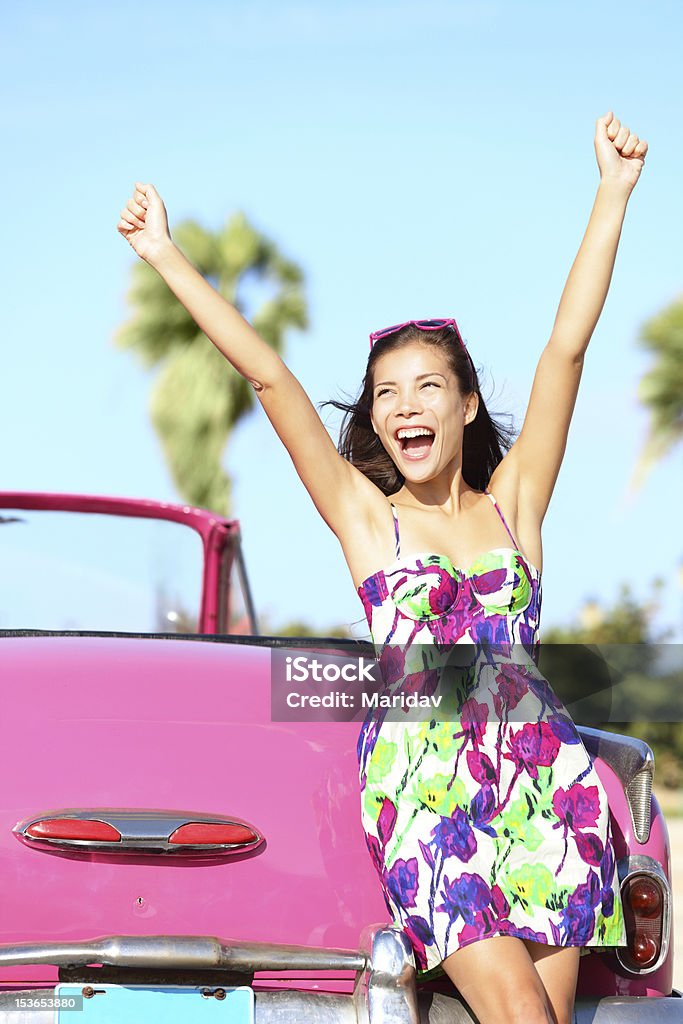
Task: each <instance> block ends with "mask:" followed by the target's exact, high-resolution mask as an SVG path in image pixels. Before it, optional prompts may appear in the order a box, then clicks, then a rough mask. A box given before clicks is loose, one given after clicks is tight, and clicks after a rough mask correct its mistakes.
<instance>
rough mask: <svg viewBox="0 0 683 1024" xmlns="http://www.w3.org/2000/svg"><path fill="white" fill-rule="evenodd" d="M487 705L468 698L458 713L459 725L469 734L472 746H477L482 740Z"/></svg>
mask: <svg viewBox="0 0 683 1024" xmlns="http://www.w3.org/2000/svg"><path fill="white" fill-rule="evenodd" d="M488 717H489V709H488V705H486V704H480V703H479V702H478V701H477V700H475V699H474V697H469V698H468V699H467V700H466V701H465V702H464V704H463V706H462V709H461V711H460V724H461V725H462V728H463V731H464V732H465V733H466V734H469V739H470V741H471V742H472V745H473V746H479V745H480V743H481V741H482V739H483V738H484V729H485V726H486V724H487V722H488Z"/></svg>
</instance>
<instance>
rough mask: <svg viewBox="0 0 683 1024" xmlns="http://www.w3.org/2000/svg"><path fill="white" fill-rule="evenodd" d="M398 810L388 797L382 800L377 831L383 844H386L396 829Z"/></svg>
mask: <svg viewBox="0 0 683 1024" xmlns="http://www.w3.org/2000/svg"><path fill="white" fill-rule="evenodd" d="M396 816H397V811H396V807H395V806H394V804H393V803H392V802H391V800H389V799H388V797H385V798H384V800H382V808H381V810H380V812H379V818H378V819H377V832H378V833H379V839H380V842H381V844H382V846H386V845H387V843H388V842H389V840H390V839H391V836H392V834H393V831H394V825H395V824H396Z"/></svg>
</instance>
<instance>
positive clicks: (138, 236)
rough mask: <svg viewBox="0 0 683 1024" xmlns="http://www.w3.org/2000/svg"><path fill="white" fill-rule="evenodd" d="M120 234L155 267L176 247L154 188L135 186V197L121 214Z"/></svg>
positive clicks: (137, 184)
mask: <svg viewBox="0 0 683 1024" xmlns="http://www.w3.org/2000/svg"><path fill="white" fill-rule="evenodd" d="M117 230H118V232H119V234H121V235H123V237H124V238H125V239H126V241H127V242H129V243H130V245H131V246H132V247H133V249H134V250H135V252H136V253H137V254H138V256H140V257H141V258H142V259H143V260H145V261H146V262H147V263H149V264H151V265H152V266H154V263H155V261H156V260H157V259H158V258H159V257H160V256H161V255H162V254H163V252H164V251H165V250H166V249H168V247H169V246H170V245H172V241H171V234H170V231H169V230H168V217H167V216H166V207H165V206H164V204H163V202H162V200H161V196H160V195H159V193H158V192H157V190H156V189H155V187H154V185H143V184H142V183H141V182H139V181H136V182H135V190H134V192H133V195H132V196H131V198H130V199H129V200H128V202H127V203H126V205H125V206H124V208H123V210H121V220H120V221H119V223H118V225H117Z"/></svg>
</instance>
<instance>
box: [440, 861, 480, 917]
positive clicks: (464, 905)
mask: <svg viewBox="0 0 683 1024" xmlns="http://www.w3.org/2000/svg"><path fill="white" fill-rule="evenodd" d="M441 895H442V896H443V898H444V902H443V903H442V904H441V906H440V907H437V908H436V909H437V910H444V911H445V912H446V913H447V914H448V919H449V921H451V922H454V921H456V920H457V919H458V917H462V919H463V921H465V922H466V923H467V924H474V919H475V914H476V912H477V911H478V910H483V909H484V908H485V907H487V906H488V905H489V903H490V902H491V890H490V889H489V887H488V885H487V884H486V882H485V881H484V879H483V878H482V877H481V875H477V874H470V873H469V872H467V871H464V872H463V873H462V874H461V875H460V877H459V878H456V879H455V880H454V881H453V882H449V880H448V876H447V875H446V876H444V888H443V889H442V890H441Z"/></svg>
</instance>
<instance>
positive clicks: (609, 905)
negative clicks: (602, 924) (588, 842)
mask: <svg viewBox="0 0 683 1024" xmlns="http://www.w3.org/2000/svg"><path fill="white" fill-rule="evenodd" d="M613 875H614V850H613V848H612V844H611V843H610V842H607V843H606V844H605V849H604V852H603V855H602V860H601V861H600V878H601V880H602V889H601V890H600V897H601V899H602V912H603V914H604V915H605V917H611V916H612V913H613V912H614V890H613V889H612V879H613Z"/></svg>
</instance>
